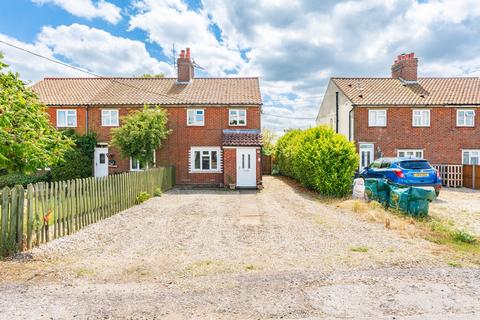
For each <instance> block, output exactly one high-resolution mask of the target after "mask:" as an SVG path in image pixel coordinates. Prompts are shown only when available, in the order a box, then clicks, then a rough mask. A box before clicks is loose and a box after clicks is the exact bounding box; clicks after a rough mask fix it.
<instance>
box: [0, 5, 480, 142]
mask: <svg viewBox="0 0 480 320" xmlns="http://www.w3.org/2000/svg"><path fill="white" fill-rule="evenodd" d="M479 36H480V3H479V2H478V0H449V1H447V0H431V1H416V0H363V1H335V0H323V1H310V0H244V1H225V0H223V1H221V0H188V1H184V0H16V1H2V2H0V39H1V40H4V41H8V42H10V43H13V44H15V45H17V46H20V47H23V48H26V49H29V50H32V51H34V52H37V53H40V54H42V55H46V56H49V57H51V58H54V59H57V60H61V61H64V62H67V63H69V64H72V65H75V66H78V67H81V68H84V69H87V70H89V71H91V72H95V73H97V74H102V75H106V76H107V75H117V76H132V75H140V74H143V73H158V72H163V73H165V74H167V75H169V76H175V70H173V68H172V66H171V62H172V60H173V56H172V45H173V44H174V43H175V45H176V47H177V50H179V49H181V48H185V47H187V46H188V47H191V49H192V55H193V57H194V59H195V61H196V62H197V63H198V64H199V65H201V66H202V67H204V69H205V71H198V72H197V74H200V75H201V76H259V77H260V79H261V88H262V94H263V98H264V102H265V105H264V112H265V116H264V117H263V123H264V125H265V126H266V127H269V128H271V129H274V130H275V131H278V132H280V131H282V129H283V128H286V127H308V126H311V125H313V124H314V118H315V115H316V113H317V111H318V106H319V103H320V102H321V99H322V96H323V93H324V91H325V88H326V85H327V84H328V79H329V77H331V76H382V77H388V76H389V70H390V66H391V63H392V62H393V60H394V58H395V56H396V55H398V54H400V53H404V52H415V53H416V55H417V57H418V58H419V61H420V65H419V68H420V69H419V75H420V76H478V75H479V74H480V71H479V70H480V67H479V66H480V41H478V39H479V38H480V37H479ZM0 51H1V52H3V53H4V54H5V61H6V62H7V63H9V64H10V66H11V68H12V69H13V70H16V71H18V72H19V73H20V74H21V76H22V78H23V79H25V80H29V81H37V80H39V79H41V78H42V77H45V76H81V74H79V73H78V72H75V71H73V70H70V69H67V68H65V67H61V66H59V65H55V64H52V63H51V62H48V61H45V60H41V59H38V58H35V57H32V56H29V55H27V54H25V53H22V52H19V51H18V50H15V49H12V48H9V47H6V46H5V45H3V44H0ZM272 114H273V115H277V116H280V117H274V116H271V115H272ZM304 118H305V119H304Z"/></svg>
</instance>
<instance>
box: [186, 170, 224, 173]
mask: <svg viewBox="0 0 480 320" xmlns="http://www.w3.org/2000/svg"><path fill="white" fill-rule="evenodd" d="M190 173H222V171H221V170H191V171H190Z"/></svg>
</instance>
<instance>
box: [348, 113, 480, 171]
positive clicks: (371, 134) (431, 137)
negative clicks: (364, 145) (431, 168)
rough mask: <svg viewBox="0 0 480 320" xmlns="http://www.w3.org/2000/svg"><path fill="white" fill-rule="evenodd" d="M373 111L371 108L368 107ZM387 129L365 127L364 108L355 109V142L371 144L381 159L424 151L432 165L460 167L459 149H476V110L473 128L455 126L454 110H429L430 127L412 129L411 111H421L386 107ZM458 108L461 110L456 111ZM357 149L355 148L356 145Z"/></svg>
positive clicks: (479, 137)
mask: <svg viewBox="0 0 480 320" xmlns="http://www.w3.org/2000/svg"><path fill="white" fill-rule="evenodd" d="M371 109H373V108H371ZM378 109H386V110H387V127H385V128H380V127H368V110H369V108H367V107H356V108H355V111H354V113H355V141H356V142H357V144H358V142H372V143H374V144H375V158H377V147H380V149H381V151H382V152H383V154H384V156H385V157H395V156H397V150H398V149H424V157H425V158H426V159H428V160H429V161H430V162H431V163H433V164H460V163H461V162H462V152H461V150H462V149H479V148H480V108H477V109H476V110H475V127H473V128H467V127H457V118H456V117H457V111H456V110H457V109H456V108H450V107H431V108H428V109H430V127H425V128H418V127H413V126H412V110H413V109H425V108H420V107H419V108H411V107H389V108H381V107H379V108H378ZM460 109H461V108H460ZM357 147H358V146H357Z"/></svg>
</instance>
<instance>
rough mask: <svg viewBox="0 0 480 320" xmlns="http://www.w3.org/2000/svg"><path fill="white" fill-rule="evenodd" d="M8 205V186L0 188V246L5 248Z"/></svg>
mask: <svg viewBox="0 0 480 320" xmlns="http://www.w3.org/2000/svg"><path fill="white" fill-rule="evenodd" d="M9 207H10V189H9V188H8V187H5V188H3V190H2V238H1V242H0V243H1V245H2V247H0V248H5V244H6V242H7V231H8V212H9V209H10V208H9ZM2 251H3V250H2Z"/></svg>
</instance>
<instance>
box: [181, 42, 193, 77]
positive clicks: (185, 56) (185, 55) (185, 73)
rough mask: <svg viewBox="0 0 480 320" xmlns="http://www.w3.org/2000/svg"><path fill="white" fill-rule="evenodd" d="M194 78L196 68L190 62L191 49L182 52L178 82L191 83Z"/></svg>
mask: <svg viewBox="0 0 480 320" xmlns="http://www.w3.org/2000/svg"><path fill="white" fill-rule="evenodd" d="M193 77H194V68H193V63H192V60H190V48H187V50H186V52H185V50H181V51H180V58H178V60H177V82H179V83H189V82H190V81H191V80H192V79H193Z"/></svg>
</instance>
